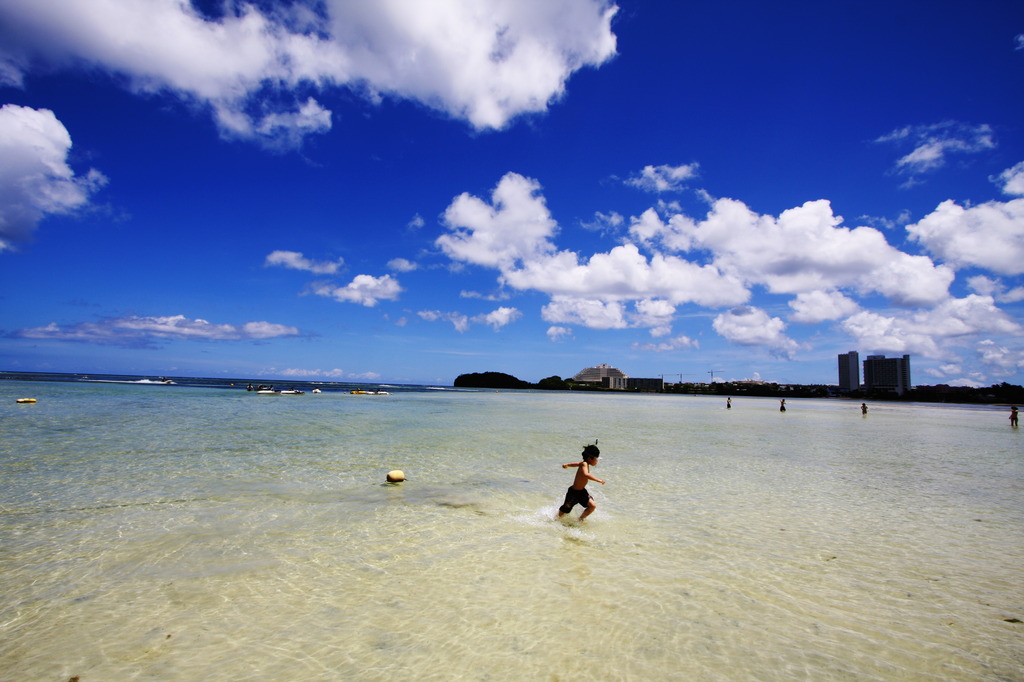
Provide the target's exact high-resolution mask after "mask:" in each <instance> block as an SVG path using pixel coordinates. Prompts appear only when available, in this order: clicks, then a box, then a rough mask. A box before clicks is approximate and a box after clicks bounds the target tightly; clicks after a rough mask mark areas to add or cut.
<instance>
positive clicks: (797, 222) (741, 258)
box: [651, 199, 954, 305]
mask: <svg viewBox="0 0 1024 682" xmlns="http://www.w3.org/2000/svg"><path fill="white" fill-rule="evenodd" d="M841 223H842V218H841V217H839V216H836V215H834V214H833V213H832V207H831V205H830V203H829V202H828V201H826V200H824V199H822V200H818V201H808V202H806V203H805V204H803V205H802V206H798V207H796V208H791V209H788V210H786V211H783V212H782V213H781V214H780V215H779V217H778V218H777V219H776V218H774V217H773V216H767V215H759V214H756V213H754V212H753V211H751V210H750V209H749V208H747V206H746V205H745V204H743V203H742V202H740V201H736V200H735V199H718V200H716V201H714V202H713V204H712V207H711V210H710V211H709V212H708V214H707V216H706V217H705V219H704V220H701V221H699V222H698V221H694V220H691V219H690V218H688V217H686V216H680V215H677V216H673V217H672V219H670V220H669V221H668V223H662V225H663V226H664V230H665V231H664V233H663V234H661V235H655V234H653V232H652V234H651V239H652V240H653V239H658V240H660V241H661V243H663V244H665V245H666V246H667V247H676V246H685V247H688V248H689V247H690V246H691V245H692V247H694V248H696V247H699V248H703V249H706V250H708V251H709V252H710V253H711V255H712V262H713V264H714V265H715V266H716V267H717V268H718V269H719V270H721V271H722V272H723V273H724V274H725V275H726V276H729V275H731V276H732V277H734V278H737V279H742V280H743V281H746V282H749V283H751V284H761V285H764V286H765V287H767V288H768V290H769V291H771V292H773V293H784V294H786V293H788V294H800V293H809V292H813V291H828V290H839V289H843V288H853V289H856V290H858V291H860V292H864V293H867V292H878V293H881V294H883V295H885V296H888V297H889V298H890V299H892V300H893V301H894V302H896V303H899V304H901V305H921V304H927V303H935V302H938V301H941V300H943V299H944V298H946V296H947V295H948V289H949V284H950V283H951V282H952V281H953V276H954V275H953V272H952V271H951V270H950V269H949V268H946V267H944V266H935V265H934V264H933V263H932V262H931V261H930V260H929V259H928V258H925V257H923V256H911V255H909V254H906V253H903V252H902V251H900V250H899V249H896V248H894V247H893V246H891V245H890V244H889V243H888V242H887V241H886V240H885V237H884V235H883V234H882V233H881V232H879V231H878V230H876V229H875V228H872V227H857V228H854V229H850V228H847V227H842V225H841Z"/></svg>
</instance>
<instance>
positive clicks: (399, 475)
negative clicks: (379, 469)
mask: <svg viewBox="0 0 1024 682" xmlns="http://www.w3.org/2000/svg"><path fill="white" fill-rule="evenodd" d="M404 480H405V473H404V472H403V471H402V470H401V469H394V470H392V471H389V472H388V483H401V482H402V481H404Z"/></svg>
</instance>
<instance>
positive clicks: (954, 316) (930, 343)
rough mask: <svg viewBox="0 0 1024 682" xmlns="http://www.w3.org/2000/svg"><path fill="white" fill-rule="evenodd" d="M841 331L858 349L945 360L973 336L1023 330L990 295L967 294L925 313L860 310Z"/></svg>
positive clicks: (1016, 332)
mask: <svg viewBox="0 0 1024 682" xmlns="http://www.w3.org/2000/svg"><path fill="white" fill-rule="evenodd" d="M842 326H843V328H844V329H845V330H846V331H847V332H848V333H849V334H850V335H851V336H853V337H854V338H855V339H857V342H858V344H859V345H860V347H862V348H871V349H873V350H876V351H889V352H897V353H915V354H920V355H924V356H925V357H930V358H937V359H949V358H951V357H953V356H954V354H955V351H954V350H953V348H952V346H954V345H955V344H957V343H960V342H961V340H962V339H970V338H971V337H973V336H974V335H977V334H1009V335H1019V334H1021V333H1022V331H1024V328H1022V327H1021V325H1020V324H1018V323H1017V322H1015V321H1014V320H1013V319H1012V318H1010V317H1009V316H1008V315H1007V314H1006V313H1004V312H1003V311H1002V310H1000V309H999V308H997V307H996V306H995V302H994V300H993V299H992V297H991V296H980V295H977V294H970V295H969V296H966V297H964V298H951V299H949V300H947V301H945V302H944V303H942V304H941V305H938V306H936V307H934V308H931V309H928V310H919V311H915V312H912V313H904V314H897V315H883V314H880V313H875V312H870V311H861V312H859V313H856V314H854V315H852V316H851V317H849V318H848V319H847V320H845V321H844V322H843V325H842Z"/></svg>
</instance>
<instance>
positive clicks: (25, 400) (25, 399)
mask: <svg viewBox="0 0 1024 682" xmlns="http://www.w3.org/2000/svg"><path fill="white" fill-rule="evenodd" d="M35 401H36V399H35V398H18V402H19V403H34V402H35ZM399 473H401V472H399Z"/></svg>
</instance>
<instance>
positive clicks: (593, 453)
mask: <svg viewBox="0 0 1024 682" xmlns="http://www.w3.org/2000/svg"><path fill="white" fill-rule="evenodd" d="M600 454H601V451H600V450H598V449H597V446H596V445H588V446H587V447H585V448H583V459H597V458H598V456H600Z"/></svg>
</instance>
